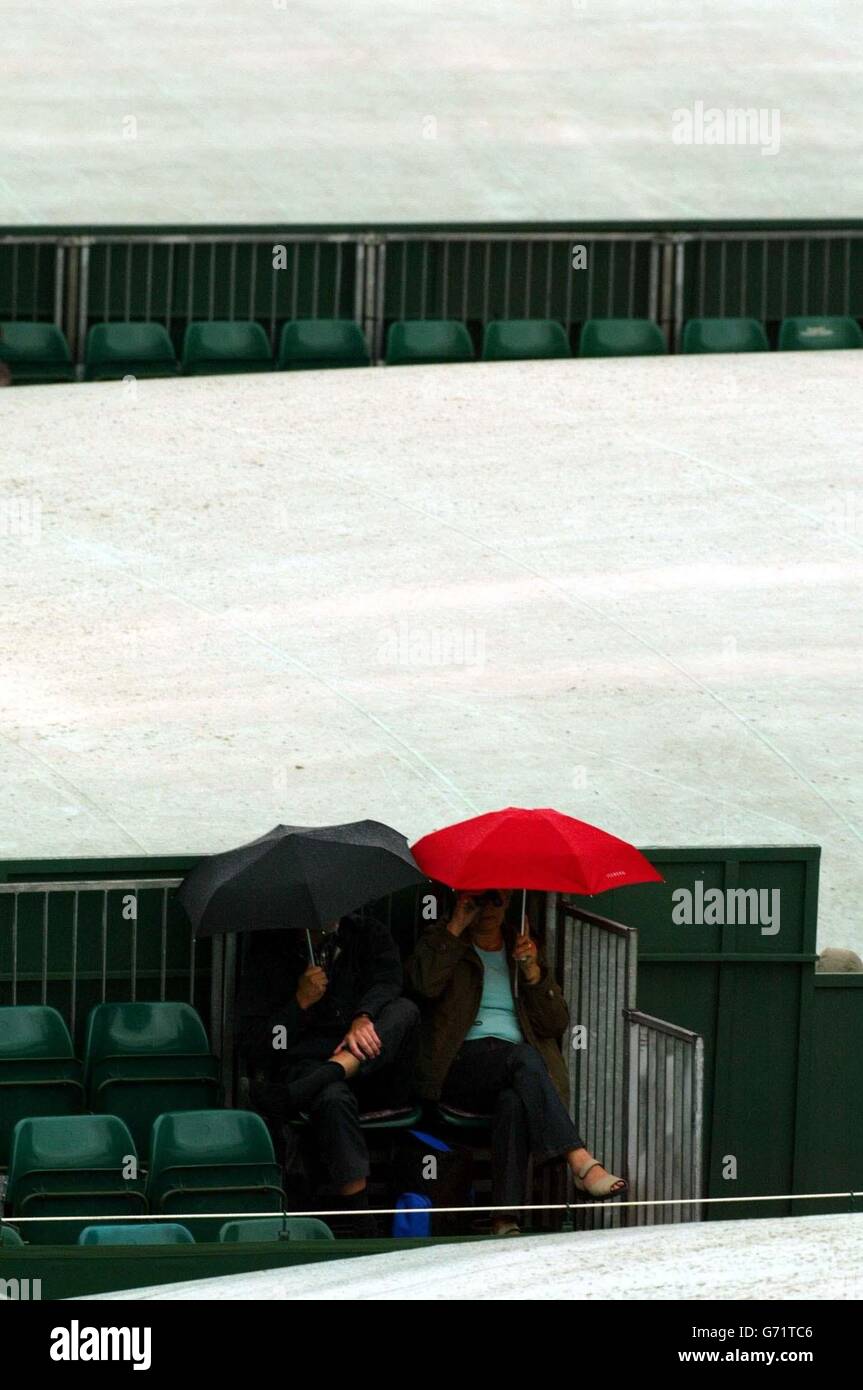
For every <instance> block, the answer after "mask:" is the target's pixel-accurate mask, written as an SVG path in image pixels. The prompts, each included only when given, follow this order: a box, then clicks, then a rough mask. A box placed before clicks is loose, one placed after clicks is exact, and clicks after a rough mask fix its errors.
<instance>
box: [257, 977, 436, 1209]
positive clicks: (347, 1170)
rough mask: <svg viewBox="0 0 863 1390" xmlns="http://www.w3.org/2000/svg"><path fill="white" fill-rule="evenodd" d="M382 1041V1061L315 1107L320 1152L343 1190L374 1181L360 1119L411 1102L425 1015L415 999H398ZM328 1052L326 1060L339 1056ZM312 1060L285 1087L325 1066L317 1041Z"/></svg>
mask: <svg viewBox="0 0 863 1390" xmlns="http://www.w3.org/2000/svg"><path fill="white" fill-rule="evenodd" d="M374 1023H375V1029H376V1030H377V1034H378V1037H379V1038H380V1040H381V1051H380V1055H379V1056H377V1057H373V1058H372V1059H371V1060H370V1061H367V1062H363V1063H362V1065H361V1067H360V1069H359V1072H358V1073H357V1075H356V1077H355V1078H354V1079H353V1080H352V1081H332V1082H330V1084H329V1086H326V1087H324V1089H323V1090H322V1091H320V1092H319V1093H318V1095H317V1096H316V1097H315V1099H314V1100H313V1101H312V1102H311V1104H310V1105H309V1109H308V1116H309V1122H310V1124H311V1126H312V1131H313V1133H314V1136H315V1142H316V1144H317V1148H318V1152H319V1154H320V1156H321V1159H322V1160H323V1163H324V1165H325V1167H326V1169H327V1172H328V1173H329V1176H330V1179H331V1181H332V1182H333V1183H334V1184H335V1186H337V1187H344V1186H345V1184H346V1183H349V1182H354V1181H355V1180H356V1179H358V1178H367V1177H368V1175H369V1166H370V1165H369V1151H368V1148H367V1146H366V1141H365V1137H364V1135H363V1132H362V1130H361V1129H360V1115H361V1114H363V1113H364V1112H366V1111H368V1110H371V1109H373V1108H380V1109H383V1108H384V1107H386V1108H387V1109H393V1110H395V1109H399V1108H400V1107H402V1106H405V1105H407V1104H408V1103H409V1102H410V1099H411V1085H412V1081H413V1072H414V1065H415V1061H416V1043H417V1029H418V1026H419V1009H418V1008H417V1006H416V1004H414V1003H412V1002H411V1000H410V999H394V1000H393V1001H392V1003H390V1004H386V1005H385V1006H384V1008H383V1009H381V1012H380V1013H379V1014H378V1016H377V1018H376V1019H375V1021H374ZM333 1046H334V1044H332V1043H330V1046H329V1049H328V1050H327V1051H324V1053H323V1057H324V1058H326V1057H327V1056H328V1055H329V1053H330V1052H332V1050H333ZM310 1051H311V1052H312V1054H313V1055H312V1056H310V1057H308V1058H302V1059H299V1060H296V1061H292V1062H291V1063H290V1064H289V1065H288V1067H287V1068H286V1070H285V1078H284V1079H285V1081H286V1082H290V1081H295V1080H296V1079H297V1078H298V1077H300V1076H304V1075H305V1074H306V1073H307V1072H310V1071H315V1070H316V1069H317V1068H318V1067H319V1066H320V1065H321V1061H322V1057H321V1050H320V1048H319V1046H318V1045H317V1041H316V1040H315V1039H314V1038H312V1039H310Z"/></svg>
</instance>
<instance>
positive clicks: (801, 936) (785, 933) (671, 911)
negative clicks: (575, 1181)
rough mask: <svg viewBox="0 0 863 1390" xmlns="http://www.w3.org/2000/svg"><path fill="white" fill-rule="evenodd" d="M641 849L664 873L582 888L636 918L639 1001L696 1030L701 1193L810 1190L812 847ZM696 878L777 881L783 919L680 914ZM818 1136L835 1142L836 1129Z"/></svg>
mask: <svg viewBox="0 0 863 1390" xmlns="http://www.w3.org/2000/svg"><path fill="white" fill-rule="evenodd" d="M645 853H646V854H647V856H648V857H649V858H650V860H651V862H652V863H654V864H656V866H657V868H658V869H659V870H660V872H661V873H662V874H663V875H664V877H665V879H666V882H665V884H663V885H660V886H656V885H644V886H642V887H635V888H622V889H617V890H614V891H612V892H610V893H604V894H603V895H602V897H601V899H598V898H597V899H589V900H588V899H585V900H579V899H576V901H579V902H581V903H582V905H583V906H590V907H592V909H593V910H594V911H597V910H600V911H601V912H602V914H603V916H608V917H611V918H614V919H615V920H616V921H620V922H624V923H625V924H626V925H627V926H634V927H637V928H638V929H639V949H638V959H639V967H638V1006H639V1008H641V1009H644V1010H645V1011H646V1012H648V1013H651V1014H656V1015H658V1016H659V1017H660V1018H666V1019H668V1020H670V1021H671V1022H673V1023H677V1024H680V1025H681V1026H682V1027H684V1028H690V1029H692V1030H693V1031H694V1032H697V1033H700V1034H701V1036H702V1037H703V1038H704V1042H705V1097H704V1114H705V1125H704V1172H705V1175H706V1192H705V1195H706V1196H709V1197H731V1196H735V1197H755V1196H761V1195H766V1194H779V1193H793V1192H804V1191H807V1190H812V1189H809V1188H807V1186H806V1184H807V1183H808V1182H809V1181H810V1180H811V1170H810V1168H809V1165H808V1164H807V1163H806V1162H805V1159H806V1153H805V1147H806V1145H805V1134H806V1129H807V1124H806V1120H807V1116H806V1105H807V1104H808V1098H807V1092H808V1084H807V1082H808V1069H809V1066H810V1064H811V1057H812V1039H813V1007H814V996H815V974H814V961H815V932H816V915H817V898H818V867H819V859H820V850H819V849H817V848H815V847H803V848H796V847H795V848H789V849H786V848H774V847H769V848H763V849H757V848H740V849H736V848H734V849H726V848H723V849H676V850H666V849H650V848H648V849H646V850H645ZM699 883H700V884H702V885H703V890H702V891H703V895H704V896H706V895H707V893H708V892H709V891H710V890H715V889H719V890H721V892H722V894H723V896H724V895H725V894H726V890H729V891H730V890H735V889H736V890H756V891H761V890H764V891H765V892H767V893H770V894H772V893H773V892H774V891H776V892H778V893H779V899H778V903H779V911H780V916H779V922H778V927H779V929H778V931H775V930H773V927H774V926H775V923H774V924H771V925H769V926H768V928H767V931H764V930H762V927H761V926H759V925H750V924H741V923H740V922H735V923H733V924H731V923H728V922H725V923H724V924H719V923H711V922H709V921H705V922H702V923H699V922H693V923H691V924H686V923H683V922H675V920H674V917H675V912H676V914H677V916H678V917H679V916H680V915H682V912H681V909H682V902H681V899H680V897H679V895H678V896H677V897H675V894H677V893H678V890H680V889H686V890H688V891H689V892H690V893H692V895H693V899H692V906H693V916H696V915H698V913H697V908H698V904H699V901H700V898H699V895H698V890H697V885H698V884H699ZM726 901H727V899H726ZM750 901H751V899H750ZM770 901H771V900H770V899H768V900H767V908H768V911H769V909H770ZM736 902H737V900H735V903H736ZM600 904H601V906H600ZM702 915H703V916H705V917H707V916H709V913H708V912H707V911H706V910H705V911H704V913H703V914H702ZM725 915H728V914H727V913H726V914H725ZM738 915H739V913H738V912H737V911H735V916H738ZM861 1004H863V996H861ZM834 1124H835V1122H834ZM825 1142H827V1143H828V1144H829V1143H830V1142H832V1141H831V1136H830V1133H827V1134H826V1135H825ZM733 1174H736V1176H733ZM815 1190H818V1191H821V1190H824V1189H823V1188H822V1187H821V1186H818V1187H817V1188H816V1189H815ZM791 1207H792V1204H790V1203H775V1202H771V1203H757V1202H752V1203H746V1204H741V1206H739V1207H736V1206H725V1205H722V1206H717V1207H707V1208H705V1214H706V1215H707V1216H708V1218H709V1219H713V1220H722V1219H727V1218H729V1217H731V1216H735V1217H736V1216H747V1217H755V1216H777V1215H781V1214H787V1213H788V1211H789V1210H790V1209H791ZM797 1207H798V1204H797V1203H795V1204H793V1208H794V1210H795V1211H796V1210H797Z"/></svg>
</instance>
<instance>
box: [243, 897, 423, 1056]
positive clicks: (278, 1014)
mask: <svg viewBox="0 0 863 1390" xmlns="http://www.w3.org/2000/svg"><path fill="white" fill-rule="evenodd" d="M326 955H328V957H329V959H326ZM308 964H309V958H308V949H307V946H306V938H305V935H304V933H303V932H298V931H266V932H256V933H255V934H254V935H253V936H252V938H251V943H250V947H249V952H248V956H247V958H246V960H245V962H244V965H243V973H242V979H241V982H240V991H239V996H238V1000H237V1017H238V1021H239V1041H240V1049H241V1051H242V1054H243V1056H244V1058H245V1060H246V1061H247V1062H250V1063H252V1064H254V1065H256V1066H257V1067H258V1068H260V1069H262V1070H264V1071H270V1070H271V1068H272V1064H273V1063H274V1062H275V1063H277V1062H278V1061H279V1060H280V1059H281V1060H285V1059H286V1058H289V1057H291V1056H292V1055H293V1056H295V1057H296V1056H301V1055H302V1054H303V1051H304V1048H303V1040H304V1038H306V1037H307V1036H308V1034H309V1033H310V1032H314V1033H316V1034H318V1035H322V1034H323V1035H326V1036H328V1037H332V1039H333V1042H334V1044H335V1043H336V1042H338V1041H339V1039H340V1038H341V1037H343V1036H344V1034H345V1033H346V1032H347V1030H348V1028H349V1027H350V1024H351V1022H352V1020H353V1019H355V1018H356V1017H357V1015H358V1014H368V1015H369V1017H370V1018H371V1019H372V1020H374V1019H375V1018H376V1017H377V1015H378V1014H379V1013H380V1011H381V1009H383V1007H384V1005H385V1004H389V1003H390V1002H391V1000H393V999H398V997H399V995H400V994H401V992H402V978H403V977H402V965H401V960H400V958H399V952H398V947H397V946H396V943H395V942H394V941H393V939H392V937H391V936H390V934H389V932H388V931H387V929H386V927H385V926H384V925H383V924H382V923H381V922H378V921H376V920H374V919H373V918H367V919H366V920H365V922H361V921H360V920H359V919H357V918H355V917H343V918H342V920H341V923H340V925H339V929H338V931H337V932H336V933H335V935H334V936H333V937H331V938H329V940H328V942H327V952H326V953H325V965H324V968H325V969H326V972H327V978H328V980H329V984H328V986H327V991H326V993H325V995H324V997H323V999H320V1000H319V1001H318V1003H317V1004H312V1005H311V1007H310V1008H308V1009H301V1008H300V1006H299V1004H298V1003H297V1002H296V998H295V995H296V990H297V984H298V982H299V979H300V976H301V975H302V973H303V971H304V970H305V969H306V967H307V966H308ZM278 1027H283V1028H284V1029H285V1031H286V1036H285V1048H284V1049H283V1050H281V1051H280V1052H278V1053H276V1054H275V1055H274V1051H273V1029H274V1028H278Z"/></svg>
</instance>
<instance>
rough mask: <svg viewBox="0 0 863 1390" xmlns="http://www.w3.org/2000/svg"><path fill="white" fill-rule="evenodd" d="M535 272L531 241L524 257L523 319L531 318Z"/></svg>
mask: <svg viewBox="0 0 863 1390" xmlns="http://www.w3.org/2000/svg"><path fill="white" fill-rule="evenodd" d="M532 272H533V242H532V241H529V242H528V243H527V247H526V249H525V255H524V314H523V315H522V317H523V318H526V319H529V318H530V277H531V274H532Z"/></svg>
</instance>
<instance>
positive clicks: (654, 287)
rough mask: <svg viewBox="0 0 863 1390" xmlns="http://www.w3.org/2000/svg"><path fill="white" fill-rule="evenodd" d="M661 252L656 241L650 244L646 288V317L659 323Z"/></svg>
mask: <svg viewBox="0 0 863 1390" xmlns="http://www.w3.org/2000/svg"><path fill="white" fill-rule="evenodd" d="M661 254H662V253H661V251H660V246H659V242H658V241H652V242H651V243H650V271H649V278H648V287H647V317H648V318H649V319H652V320H653V322H654V323H658V322H659V267H660V264H661Z"/></svg>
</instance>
